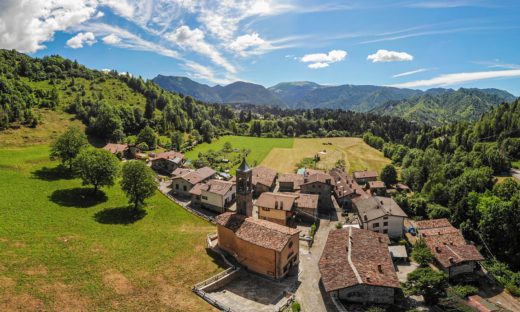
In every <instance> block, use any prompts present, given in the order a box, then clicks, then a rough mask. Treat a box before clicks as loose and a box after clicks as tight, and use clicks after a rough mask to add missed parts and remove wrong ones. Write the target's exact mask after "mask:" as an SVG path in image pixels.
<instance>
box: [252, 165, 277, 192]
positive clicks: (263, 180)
mask: <svg viewBox="0 0 520 312" xmlns="http://www.w3.org/2000/svg"><path fill="white" fill-rule="evenodd" d="M252 172H253V189H254V196H255V197H258V196H260V194H262V193H263V192H271V191H272V190H274V187H275V185H276V175H277V173H276V171H274V170H272V169H269V168H267V167H262V166H259V167H254V168H252Z"/></svg>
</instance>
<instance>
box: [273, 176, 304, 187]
mask: <svg viewBox="0 0 520 312" xmlns="http://www.w3.org/2000/svg"><path fill="white" fill-rule="evenodd" d="M303 180H304V176H303V174H297V173H284V174H282V175H280V176H279V177H278V184H279V185H280V188H279V190H280V192H297V191H299V190H300V186H301V185H302V184H303Z"/></svg>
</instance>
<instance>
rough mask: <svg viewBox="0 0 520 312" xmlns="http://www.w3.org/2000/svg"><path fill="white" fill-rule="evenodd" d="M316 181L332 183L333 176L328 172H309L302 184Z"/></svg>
mask: <svg viewBox="0 0 520 312" xmlns="http://www.w3.org/2000/svg"><path fill="white" fill-rule="evenodd" d="M316 182H318V183H323V184H331V185H333V184H334V178H333V177H332V176H331V175H330V174H327V173H323V172H318V173H314V174H311V175H309V176H308V177H306V178H305V180H304V182H303V184H302V185H305V184H311V183H316Z"/></svg>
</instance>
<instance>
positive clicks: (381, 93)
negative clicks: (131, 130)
mask: <svg viewBox="0 0 520 312" xmlns="http://www.w3.org/2000/svg"><path fill="white" fill-rule="evenodd" d="M153 81H154V82H156V83H157V84H158V85H159V86H161V87H163V88H164V89H167V90H170V91H173V92H177V93H180V94H183V95H189V96H192V97H193V98H195V99H197V100H199V101H203V102H208V103H222V104H237V103H238V104H253V105H270V106H277V107H282V108H290V109H295V108H297V109H302V108H303V109H313V108H330V109H342V110H351V111H357V112H373V113H376V114H382V115H392V116H401V117H404V118H407V119H409V120H414V121H417V122H424V123H429V124H434V125H436V124H442V123H445V122H449V121H455V120H461V119H467V120H475V119H477V118H478V117H479V116H480V115H482V114H483V113H484V112H486V111H488V110H489V109H490V108H491V107H493V106H496V105H498V104H500V103H502V102H512V101H514V100H515V99H516V97H515V96H514V95H512V94H511V93H509V92H507V91H503V90H498V89H465V88H460V89H459V90H453V89H446V88H433V89H429V90H426V91H421V90H415V89H403V88H394V87H386V86H374V85H351V84H345V85H339V86H327V85H320V84H317V83H315V82H310V81H296V82H282V83H278V84H276V85H274V86H272V87H269V88H265V87H264V86H262V85H258V84H254V83H249V82H243V81H237V82H234V83H231V84H229V85H226V86H220V85H216V86H214V87H210V86H208V85H205V84H201V83H198V82H196V81H193V80H191V79H189V78H187V77H178V76H163V75H158V76H157V77H155V78H154V79H153Z"/></svg>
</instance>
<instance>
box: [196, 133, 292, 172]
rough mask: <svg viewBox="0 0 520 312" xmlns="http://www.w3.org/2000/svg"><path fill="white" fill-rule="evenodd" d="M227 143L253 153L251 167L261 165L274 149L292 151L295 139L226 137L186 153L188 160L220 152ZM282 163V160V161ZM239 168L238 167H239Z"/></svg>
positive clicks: (248, 157)
mask: <svg viewBox="0 0 520 312" xmlns="http://www.w3.org/2000/svg"><path fill="white" fill-rule="evenodd" d="M226 142H229V143H231V145H232V146H233V148H238V149H249V150H251V152H250V153H249V155H248V156H247V161H248V163H249V164H250V165H251V166H254V165H255V164H260V163H261V162H262V161H263V160H264V158H265V157H266V156H267V155H268V154H269V153H270V152H271V150H273V149H274V148H285V149H290V148H292V147H293V145H294V142H295V139H292V138H291V139H286V138H284V139H272V138H256V137H244V136H224V137H221V138H219V139H217V140H213V142H211V143H210V144H208V143H202V144H199V145H197V146H196V147H195V148H194V149H193V150H191V151H188V152H187V153H186V157H187V158H188V159H192V160H193V159H197V158H198V155H199V153H206V152H207V151H209V150H214V151H218V150H221V149H222V148H223V147H224V144H225V143H226ZM280 161H282V160H280ZM237 167H238V166H237Z"/></svg>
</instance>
